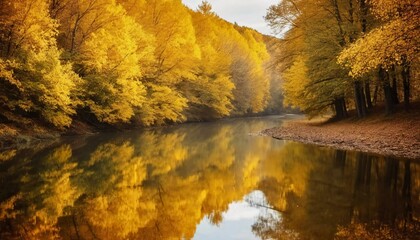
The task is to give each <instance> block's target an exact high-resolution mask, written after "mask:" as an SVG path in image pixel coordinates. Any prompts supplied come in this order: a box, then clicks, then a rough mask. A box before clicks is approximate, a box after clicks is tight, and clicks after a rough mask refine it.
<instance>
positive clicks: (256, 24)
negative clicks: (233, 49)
mask: <svg viewBox="0 0 420 240" xmlns="http://www.w3.org/2000/svg"><path fill="white" fill-rule="evenodd" d="M207 1H208V2H209V3H210V4H211V5H212V7H213V11H214V12H215V13H216V14H217V15H218V16H219V17H221V18H224V19H226V20H227V21H229V22H231V23H234V22H237V23H238V24H239V25H240V26H248V27H251V28H254V29H256V30H257V31H259V32H260V33H263V34H267V35H273V33H272V31H271V29H270V27H268V26H267V23H266V22H265V21H264V16H265V14H266V12H267V8H268V7H269V6H270V5H273V4H276V3H278V2H279V0H207ZM182 2H183V3H184V4H185V5H187V6H188V7H190V8H191V9H193V10H196V9H197V6H198V5H200V3H201V2H202V0H182Z"/></svg>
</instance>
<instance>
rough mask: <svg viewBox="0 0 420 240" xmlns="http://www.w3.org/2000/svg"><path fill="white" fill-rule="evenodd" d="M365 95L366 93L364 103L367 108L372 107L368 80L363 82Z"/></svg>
mask: <svg viewBox="0 0 420 240" xmlns="http://www.w3.org/2000/svg"><path fill="white" fill-rule="evenodd" d="M365 95H366V104H367V107H368V109H371V108H372V107H373V104H372V97H371V95H370V83H369V82H368V81H366V82H365Z"/></svg>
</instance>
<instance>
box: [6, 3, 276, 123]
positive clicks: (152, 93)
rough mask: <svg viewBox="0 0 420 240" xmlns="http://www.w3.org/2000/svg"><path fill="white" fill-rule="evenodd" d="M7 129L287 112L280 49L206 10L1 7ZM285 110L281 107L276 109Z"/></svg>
mask: <svg viewBox="0 0 420 240" xmlns="http://www.w3.org/2000/svg"><path fill="white" fill-rule="evenodd" d="M0 6H1V8H0V16H1V18H0V119H1V120H2V121H3V122H19V121H22V119H39V120H41V121H43V122H44V123H46V124H47V125H49V126H51V127H54V128H56V129H65V128H67V127H69V126H70V125H71V124H72V122H73V121H74V120H79V121H81V122H85V123H91V124H93V125H95V124H105V125H121V124H133V125H139V126H151V125H162V124H167V123H174V122H183V121H200V120H209V119H216V118H221V117H226V116H242V115H249V114H256V113H260V112H270V111H273V110H275V108H276V106H281V91H280V84H279V76H278V74H275V72H274V68H270V67H269V66H270V65H272V64H273V59H272V57H271V56H270V54H269V49H274V48H275V44H273V43H274V42H275V41H276V39H275V38H273V37H269V36H263V35H262V34H260V33H258V32H257V31H255V30H253V29H250V28H247V27H240V26H238V25H237V24H231V23H229V22H227V21H225V20H223V19H221V18H219V17H218V16H217V15H216V14H215V13H214V12H212V9H211V5H210V4H209V3H208V2H205V1H204V2H203V3H202V4H201V5H200V6H199V8H198V9H197V10H191V9H189V8H187V7H186V6H184V5H183V4H182V2H181V0H157V1H156V0H153V1H152V0H144V1H136V0H18V1H15V0H1V1H0ZM277 108H278V107H277Z"/></svg>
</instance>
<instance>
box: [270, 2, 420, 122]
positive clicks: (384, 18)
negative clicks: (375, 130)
mask: <svg viewBox="0 0 420 240" xmlns="http://www.w3.org/2000/svg"><path fill="white" fill-rule="evenodd" d="M265 19H266V20H267V22H268V23H269V24H270V26H271V27H272V28H273V29H275V30H277V32H278V34H280V35H282V37H281V39H280V43H279V44H280V47H279V48H280V49H281V51H280V55H278V56H277V57H276V58H275V59H276V64H277V67H278V68H279V72H280V74H281V75H282V78H283V80H284V83H283V87H282V88H283V90H284V98H285V99H284V100H285V101H284V103H285V104H286V105H291V106H294V107H296V108H299V109H300V110H301V111H303V112H304V113H306V114H307V115H308V116H310V117H311V116H317V115H320V114H322V113H325V112H330V111H331V109H333V112H334V113H335V116H336V117H337V118H339V119H340V118H344V117H347V116H348V110H350V109H355V110H356V111H355V114H356V115H357V116H358V117H359V118H363V117H365V116H366V115H367V114H368V113H369V112H370V111H371V109H372V108H373V107H374V106H375V105H376V104H377V103H378V104H379V103H380V104H381V105H384V108H385V114H386V115H390V114H393V113H394V112H395V111H396V106H397V104H399V103H401V105H403V106H404V108H405V110H410V102H413V101H415V100H418V96H419V90H420V89H419V81H418V77H419V74H418V69H419V55H418V53H419V46H420V43H419V39H420V33H419V19H420V2H419V1H417V0H282V1H279V3H278V4H276V5H272V6H270V8H269V9H268V12H267V15H266V16H265Z"/></svg>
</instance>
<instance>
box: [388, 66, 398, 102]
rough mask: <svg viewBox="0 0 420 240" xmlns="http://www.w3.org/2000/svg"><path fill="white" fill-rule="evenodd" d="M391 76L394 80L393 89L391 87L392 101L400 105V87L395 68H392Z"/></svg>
mask: <svg viewBox="0 0 420 240" xmlns="http://www.w3.org/2000/svg"><path fill="white" fill-rule="evenodd" d="M390 76H391V79H392V87H391V92H392V101H393V102H394V104H399V103H400V100H399V99H398V87H397V76H396V74H395V66H392V68H391V72H390Z"/></svg>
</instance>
